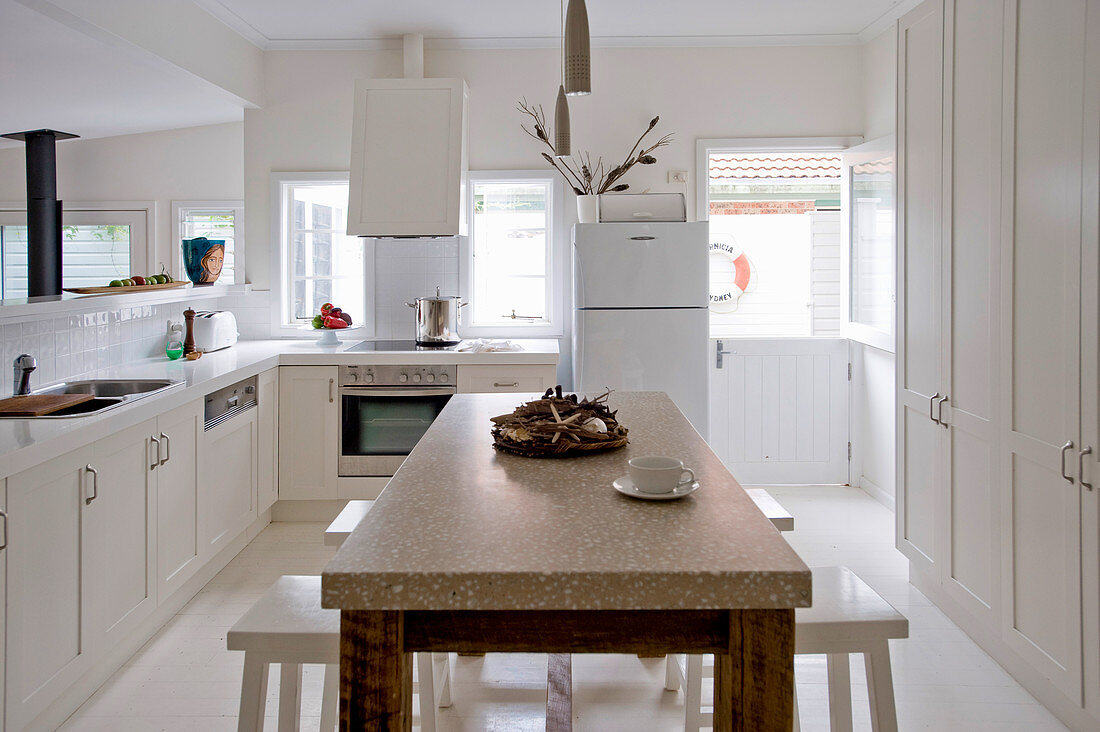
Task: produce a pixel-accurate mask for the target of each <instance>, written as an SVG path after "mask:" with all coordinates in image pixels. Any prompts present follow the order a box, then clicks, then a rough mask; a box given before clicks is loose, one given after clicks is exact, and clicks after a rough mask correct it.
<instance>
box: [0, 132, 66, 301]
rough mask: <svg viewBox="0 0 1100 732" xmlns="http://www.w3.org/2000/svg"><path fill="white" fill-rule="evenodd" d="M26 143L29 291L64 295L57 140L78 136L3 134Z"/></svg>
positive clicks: (31, 294)
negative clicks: (62, 293)
mask: <svg viewBox="0 0 1100 732" xmlns="http://www.w3.org/2000/svg"><path fill="white" fill-rule="evenodd" d="M2 137H6V138H8V139H11V140H21V141H23V142H25V143H26V145H27V294H28V295H29V296H30V297H41V296H44V295H60V294H61V263H62V254H61V212H62V206H61V201H59V200H57V153H56V143H57V141H58V140H69V139H72V138H74V137H76V135H72V134H69V133H68V132H58V131H57V130H28V131H26V132H13V133H10V134H7V135H2Z"/></svg>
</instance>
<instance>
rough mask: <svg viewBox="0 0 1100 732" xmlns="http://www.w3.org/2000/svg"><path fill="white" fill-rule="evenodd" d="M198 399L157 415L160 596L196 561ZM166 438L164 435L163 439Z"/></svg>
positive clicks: (200, 419) (169, 591)
mask: <svg viewBox="0 0 1100 732" xmlns="http://www.w3.org/2000/svg"><path fill="white" fill-rule="evenodd" d="M202 423H203V403H202V401H196V402H192V403H191V404H187V405H185V406H182V407H179V408H178V409H175V410H173V411H171V412H168V413H166V414H162V415H161V416H160V417H158V418H157V431H158V435H159V439H160V440H161V441H162V442H163V450H164V453H163V455H162V457H161V459H162V460H165V462H164V464H163V465H160V466H158V467H157V471H156V475H157V596H158V598H159V600H158V601H160V602H163V601H164V599H165V598H167V597H168V596H169V595H171V594H172V593H173V592H174V591H175V590H176V588H178V587H179V586H180V585H182V584H183V583H184V582H186V581H187V580H188V579H190V578H191V577H192V576H193V575H194V574H195V572H196V571H198V569H199V567H200V566H201V564H200V561H201V557H200V541H199V515H198V469H199V436H200V435H201V434H202ZM165 438H167V439H165Z"/></svg>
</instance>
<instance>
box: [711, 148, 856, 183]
mask: <svg viewBox="0 0 1100 732" xmlns="http://www.w3.org/2000/svg"><path fill="white" fill-rule="evenodd" d="M795 178H797V179H821V178H825V179H833V178H835V179H837V180H839V179H840V156H839V155H797V154H793V155H792V154H789V153H777V154H771V155H765V154H760V155H744V154H737V155H711V156H710V179H711V180H712V181H714V180H754V179H756V180H758V179H780V180H783V179H795Z"/></svg>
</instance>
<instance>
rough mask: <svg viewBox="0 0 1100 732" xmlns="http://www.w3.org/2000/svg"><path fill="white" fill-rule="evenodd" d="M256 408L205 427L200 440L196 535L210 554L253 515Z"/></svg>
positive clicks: (254, 498) (221, 545)
mask: <svg viewBox="0 0 1100 732" xmlns="http://www.w3.org/2000/svg"><path fill="white" fill-rule="evenodd" d="M256 412H257V410H256V409H255V408H252V409H249V410H247V411H245V412H242V413H240V414H238V415H236V416H235V417H233V418H231V419H228V420H226V421H225V422H222V423H221V424H219V425H217V426H216V427H213V428H212V429H210V430H206V431H204V432H203V434H202V439H201V441H200V443H199V444H200V445H201V449H200V455H201V457H200V460H199V536H200V537H201V539H202V547H203V556H204V557H212V556H214V555H215V554H217V553H218V552H219V551H221V550H222V549H223V548H224V547H225V546H226V545H227V544H229V542H231V541H233V539H235V538H236V537H237V536H238V535H240V533H241V532H242V531H244V530H245V529H246V528H248V525H249V524H250V523H252V520H253V519H255V518H256V484H257V483H256V478H257V470H256V457H257V454H256V433H257V429H256V424H257V423H256Z"/></svg>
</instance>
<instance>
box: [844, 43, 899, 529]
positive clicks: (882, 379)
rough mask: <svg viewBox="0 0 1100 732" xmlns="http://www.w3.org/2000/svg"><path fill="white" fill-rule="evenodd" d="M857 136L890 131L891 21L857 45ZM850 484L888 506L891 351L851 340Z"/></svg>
mask: <svg viewBox="0 0 1100 732" xmlns="http://www.w3.org/2000/svg"><path fill="white" fill-rule="evenodd" d="M860 63H861V71H862V96H863V100H862V106H863V137H864V139H865V140H873V139H875V138H878V137H882V136H884V135H889V134H892V133H893V132H894V128H895V119H896V115H895V98H896V95H895V88H896V86H897V81H896V78H897V77H896V37H895V30H894V26H891V27H890V28H889V29H888V30H886V31H884V32H883V33H881V34H879V35H878V36H877V37H876V38H874V39H873V40H872V41H871V42H870V43H868V44H867V45H865V46H863V47H862V48H861V49H860ZM851 348H852V370H853V375H852V394H851V398H852V408H851V435H852V447H853V455H852V458H853V459H852V474H851V478H850V479H851V481H852V484H853V485H859V486H861V487H862V488H863V489H864V490H866V491H867V492H868V493H870V494H871V495H873V496H874V497H876V498H878V499H879V500H880V501H882V502H883V503H885V504H887V505H888V506H890V507H893V505H894V492H895V487H896V481H895V475H894V455H895V446H894V433H895V430H896V425H895V422H894V409H895V406H894V405H895V396H894V394H895V385H894V363H895V362H894V354H892V353H887V352H886V351H880V350H878V349H876V348H871V347H870V346H864V345H862V344H859V343H852V346H851Z"/></svg>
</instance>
